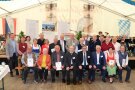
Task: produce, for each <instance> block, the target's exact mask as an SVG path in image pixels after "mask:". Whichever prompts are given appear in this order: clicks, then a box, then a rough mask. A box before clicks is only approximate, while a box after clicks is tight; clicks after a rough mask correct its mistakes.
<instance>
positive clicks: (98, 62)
mask: <svg viewBox="0 0 135 90" xmlns="http://www.w3.org/2000/svg"><path fill="white" fill-rule="evenodd" d="M99 55H100V54H99V53H97V65H99V64H100V63H99Z"/></svg>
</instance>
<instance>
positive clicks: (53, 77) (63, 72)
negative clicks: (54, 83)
mask: <svg viewBox="0 0 135 90" xmlns="http://www.w3.org/2000/svg"><path fill="white" fill-rule="evenodd" d="M59 72H60V71H56V70H55V69H54V68H52V69H51V77H52V80H55V75H56V73H59ZM65 76H66V69H65V68H64V69H63V70H62V79H65Z"/></svg>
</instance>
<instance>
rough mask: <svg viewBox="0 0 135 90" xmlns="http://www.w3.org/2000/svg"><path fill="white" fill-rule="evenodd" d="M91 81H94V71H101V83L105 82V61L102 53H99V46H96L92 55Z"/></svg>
mask: <svg viewBox="0 0 135 90" xmlns="http://www.w3.org/2000/svg"><path fill="white" fill-rule="evenodd" d="M92 66H93V70H92V81H94V80H95V71H96V69H99V70H101V75H102V81H103V82H106V80H105V75H106V67H105V66H106V59H105V55H104V53H103V52H102V51H101V46H99V45H97V46H96V51H95V52H93V53H92Z"/></svg>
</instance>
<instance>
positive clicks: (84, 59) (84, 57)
mask: <svg viewBox="0 0 135 90" xmlns="http://www.w3.org/2000/svg"><path fill="white" fill-rule="evenodd" d="M83 61H84V66H86V54H85V53H84V55H83Z"/></svg>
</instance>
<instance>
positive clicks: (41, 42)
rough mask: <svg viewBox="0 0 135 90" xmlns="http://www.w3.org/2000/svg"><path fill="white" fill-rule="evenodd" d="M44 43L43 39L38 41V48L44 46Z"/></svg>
mask: <svg viewBox="0 0 135 90" xmlns="http://www.w3.org/2000/svg"><path fill="white" fill-rule="evenodd" d="M44 41H45V39H43V40H41V39H38V40H37V44H38V45H40V47H42V45H43V44H44Z"/></svg>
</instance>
